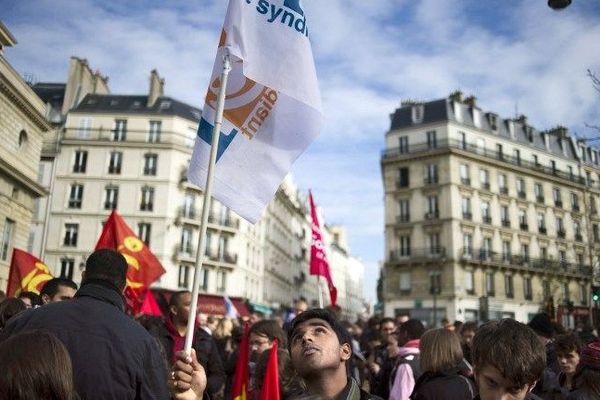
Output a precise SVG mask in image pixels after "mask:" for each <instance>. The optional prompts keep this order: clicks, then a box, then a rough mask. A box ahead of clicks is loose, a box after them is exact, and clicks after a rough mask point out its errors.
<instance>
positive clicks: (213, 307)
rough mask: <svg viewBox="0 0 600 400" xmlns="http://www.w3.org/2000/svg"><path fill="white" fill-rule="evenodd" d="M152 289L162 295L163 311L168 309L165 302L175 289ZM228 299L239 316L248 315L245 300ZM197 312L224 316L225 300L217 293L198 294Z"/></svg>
mask: <svg viewBox="0 0 600 400" xmlns="http://www.w3.org/2000/svg"><path fill="white" fill-rule="evenodd" d="M152 291H153V292H154V293H160V294H161V295H162V297H163V299H164V301H162V304H160V303H161V301H159V304H160V305H161V309H163V312H165V311H166V310H167V309H168V306H166V304H168V302H169V299H170V298H171V295H172V294H173V293H175V291H173V290H168V289H153V290H152ZM158 299H159V296H157V300H158ZM229 299H230V300H231V302H232V303H233V305H234V306H235V308H236V309H237V310H238V312H239V313H240V317H247V316H249V315H250V312H249V311H248V307H246V301H245V300H244V299H243V298H242V297H230V298H229ZM198 312H200V313H202V314H207V315H214V316H224V315H225V314H227V309H226V308H225V300H224V298H223V296H221V295H218V294H199V295H198ZM269 313H270V312H269Z"/></svg>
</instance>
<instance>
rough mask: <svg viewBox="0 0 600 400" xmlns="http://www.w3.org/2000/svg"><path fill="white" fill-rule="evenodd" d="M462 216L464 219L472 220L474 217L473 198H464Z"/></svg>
mask: <svg viewBox="0 0 600 400" xmlns="http://www.w3.org/2000/svg"><path fill="white" fill-rule="evenodd" d="M461 208H462V215H463V219H468V220H470V219H472V218H473V215H472V214H471V198H470V197H463V198H462V202H461Z"/></svg>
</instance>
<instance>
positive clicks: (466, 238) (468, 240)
mask: <svg viewBox="0 0 600 400" xmlns="http://www.w3.org/2000/svg"><path fill="white" fill-rule="evenodd" d="M472 255H473V235H471V234H470V233H463V257H467V258H470V257H471V256H472Z"/></svg>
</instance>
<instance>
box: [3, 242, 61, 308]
mask: <svg viewBox="0 0 600 400" xmlns="http://www.w3.org/2000/svg"><path fill="white" fill-rule="evenodd" d="M52 278H53V276H52V274H50V270H49V269H48V267H47V266H46V264H44V263H43V262H42V261H41V260H40V259H38V258H37V257H35V256H32V255H31V254H29V253H27V252H26V251H23V250H19V249H13V254H12V260H11V262H10V271H9V273H8V287H7V288H6V295H7V296H8V297H14V296H18V295H19V293H21V292H34V293H36V294H40V290H41V289H42V287H43V286H44V284H45V283H46V282H48V281H49V280H50V279H52Z"/></svg>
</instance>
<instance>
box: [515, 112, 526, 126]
mask: <svg viewBox="0 0 600 400" xmlns="http://www.w3.org/2000/svg"><path fill="white" fill-rule="evenodd" d="M516 121H517V122H520V123H521V124H523V126H527V116H526V115H525V114H521V115H519V116H518V117H517V119H516Z"/></svg>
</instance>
